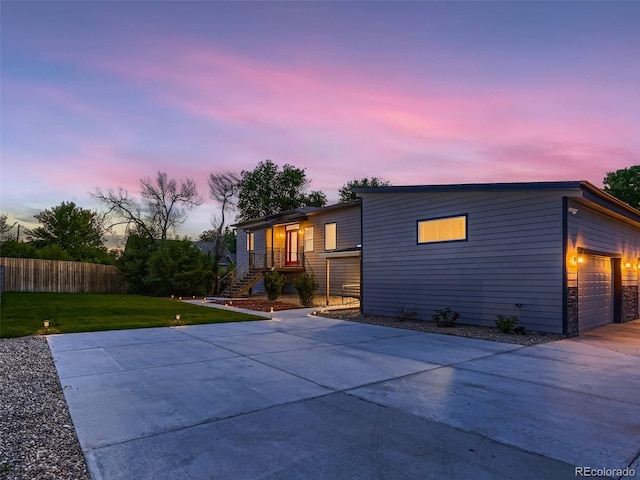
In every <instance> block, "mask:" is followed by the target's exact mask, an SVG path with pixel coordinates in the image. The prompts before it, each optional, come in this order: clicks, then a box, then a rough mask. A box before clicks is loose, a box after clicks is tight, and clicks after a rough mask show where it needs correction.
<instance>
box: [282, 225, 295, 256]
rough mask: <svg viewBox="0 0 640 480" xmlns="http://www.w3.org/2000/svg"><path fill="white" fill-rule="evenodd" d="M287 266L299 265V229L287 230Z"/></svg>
mask: <svg viewBox="0 0 640 480" xmlns="http://www.w3.org/2000/svg"><path fill="white" fill-rule="evenodd" d="M285 246H286V247H285V262H284V263H285V265H298V229H297V228H296V229H295V230H293V229H292V230H287V238H286V243H285Z"/></svg>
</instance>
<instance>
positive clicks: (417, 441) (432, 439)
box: [87, 394, 574, 480]
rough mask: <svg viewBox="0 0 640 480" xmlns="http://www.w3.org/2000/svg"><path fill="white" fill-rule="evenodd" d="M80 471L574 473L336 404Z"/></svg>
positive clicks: (122, 454) (162, 442) (244, 421)
mask: <svg viewBox="0 0 640 480" xmlns="http://www.w3.org/2000/svg"><path fill="white" fill-rule="evenodd" d="M157 459H163V461H161V462H159V461H157ZM87 463H88V465H89V469H90V470H91V472H92V473H94V479H95V480H101V479H105V480H106V479H110V480H119V479H122V480H128V479H130V478H136V479H151V478H153V479H175V478H194V479H196V478H197V479H207V478H224V479H229V480H241V479H254V478H261V479H273V480H298V479H302V478H303V479H308V480H326V479H341V478H344V479H355V480H358V479H361V480H365V479H372V478H376V479H400V478H401V479H416V480H418V479H419V480H423V479H425V478H474V479H478V480H482V479H508V478H514V479H515V478H517V479H519V480H520V479H521V480H527V479H531V480H534V479H535V480H538V479H541V478H554V479H558V478H572V477H573V472H574V470H573V466H571V465H568V464H565V463H562V462H559V461H556V460H551V459H546V458H544V457H541V456H538V455H535V454H532V453H528V452H524V451H522V450H519V449H516V448H512V447H509V446H505V445H501V444H499V443H497V442H494V441H492V440H490V439H487V438H484V437H481V436H479V435H473V434H469V433H464V432H461V431H459V430H456V429H454V428H451V427H447V426H445V425H442V424H438V423H436V422H431V421H428V420H425V419H421V418H417V417H414V416H413V415H410V414H407V413H405V412H402V411H400V410H394V409H390V408H385V407H381V406H379V405H375V404H372V403H370V402H365V401H362V400H359V399H357V398H354V397H351V396H348V395H344V394H334V395H330V396H325V397H321V398H317V399H312V400H305V401H301V402H296V403H294V404H289V405H282V406H278V407H274V408H271V409H267V410H263V411H260V412H254V413H250V414H247V415H242V416H238V417H233V418H228V419H224V420H221V421H219V422H214V423H205V424H201V425H197V426H194V427H193V428H190V429H183V430H180V431H177V432H169V433H164V434H160V435H157V436H154V437H145V438H140V439H135V440H132V441H129V442H125V443H120V444H116V445H112V446H108V447H105V448H101V449H98V450H92V451H89V452H88V453H87ZM167 465H171V469H167ZM123 466H126V467H125V468H123ZM96 473H97V474H96Z"/></svg>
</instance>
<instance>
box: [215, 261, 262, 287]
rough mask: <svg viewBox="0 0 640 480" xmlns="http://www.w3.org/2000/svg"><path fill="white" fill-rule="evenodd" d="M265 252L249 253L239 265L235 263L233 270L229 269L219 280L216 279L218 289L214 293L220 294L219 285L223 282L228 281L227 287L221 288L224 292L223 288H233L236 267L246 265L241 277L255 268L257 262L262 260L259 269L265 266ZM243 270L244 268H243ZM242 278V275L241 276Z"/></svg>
mask: <svg viewBox="0 0 640 480" xmlns="http://www.w3.org/2000/svg"><path fill="white" fill-rule="evenodd" d="M265 255H266V254H264V253H260V254H257V255H256V254H253V253H252V254H251V255H249V258H248V259H247V260H246V261H244V262H242V263H241V264H239V265H236V266H235V268H234V269H233V270H231V271H230V272H229V273H227V274H226V275H225V276H224V277H222V278H221V279H220V280H219V281H218V291H217V292H216V295H220V293H221V291H220V285H225V282H227V281H228V282H229V285H228V286H227V287H225V288H224V289H222V292H224V291H225V290H227V289H229V290H231V289H232V288H233V285H235V284H236V281H237V280H238V278H237V276H236V274H237V272H238V269H239V268H240V267H245V266H246V267H247V269H246V272H245V273H244V274H243V275H242V276H243V277H244V276H246V275H250V274H251V271H252V270H253V269H255V268H256V265H257V264H258V262H260V261H262V265H261V266H260V269H261V270H262V269H264V268H265V260H266V256H265ZM243 270H244V268H243ZM241 278H242V277H241Z"/></svg>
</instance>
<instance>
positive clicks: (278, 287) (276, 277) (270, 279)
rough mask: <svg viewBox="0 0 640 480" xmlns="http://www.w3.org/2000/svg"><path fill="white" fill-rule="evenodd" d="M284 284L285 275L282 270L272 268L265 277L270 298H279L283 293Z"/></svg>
mask: <svg viewBox="0 0 640 480" xmlns="http://www.w3.org/2000/svg"><path fill="white" fill-rule="evenodd" d="M283 285H284V275H282V274H281V273H280V272H276V271H275V270H272V271H271V272H269V273H267V274H266V275H265V277H264V289H265V290H266V291H267V298H268V299H269V300H272V301H273V300H277V299H278V297H279V296H280V295H281V294H282V286H283Z"/></svg>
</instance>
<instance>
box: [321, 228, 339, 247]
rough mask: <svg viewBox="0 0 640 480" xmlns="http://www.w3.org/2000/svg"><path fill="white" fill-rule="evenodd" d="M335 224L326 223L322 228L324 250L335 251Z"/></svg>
mask: <svg viewBox="0 0 640 480" xmlns="http://www.w3.org/2000/svg"><path fill="white" fill-rule="evenodd" d="M336 232H337V224H336V223H326V224H325V226H324V249H325V250H335V249H336V248H337V247H336V245H337V241H336Z"/></svg>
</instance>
